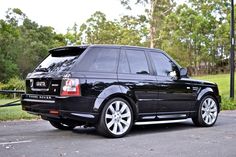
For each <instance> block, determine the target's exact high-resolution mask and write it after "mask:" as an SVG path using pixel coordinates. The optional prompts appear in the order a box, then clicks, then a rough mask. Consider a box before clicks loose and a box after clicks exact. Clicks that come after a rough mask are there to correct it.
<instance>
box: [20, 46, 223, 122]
mask: <svg viewBox="0 0 236 157" xmlns="http://www.w3.org/2000/svg"><path fill="white" fill-rule="evenodd" d="M100 47H101V48H104V47H105V48H106V49H119V51H120V53H119V54H121V52H123V53H125V51H126V50H142V51H144V52H145V56H146V59H147V61H148V70H149V74H144V73H143V74H132V73H120V72H119V71H118V67H119V64H120V62H119V61H120V59H119V58H120V56H119V57H118V59H117V62H116V64H117V65H116V66H117V70H116V71H114V72H109V73H107V72H91V71H90V72H88V71H79V70H78V69H79V68H78V67H79V66H80V62H81V60H83V57H84V56H85V54H86V53H87V52H88V51H90V50H91V49H93V48H100ZM70 48H72V49H73V52H76V47H66V48H65V49H66V51H69V50H70ZM79 48H81V47H78V49H79ZM83 48H84V50H83V53H82V54H81V55H80V57H78V59H77V60H76V61H73V62H75V63H74V65H73V66H72V67H71V68H70V69H69V70H68V71H62V72H58V71H57V72H53V71H52V72H50V73H48V72H36V71H33V72H32V73H30V74H29V75H28V76H27V78H26V94H24V95H22V108H23V110H26V111H28V112H30V113H34V114H39V115H41V116H42V117H43V118H44V119H50V118H51V119H57V120H62V121H64V120H72V121H78V122H83V123H93V124H94V123H96V122H97V121H98V119H99V116H100V113H101V111H102V109H103V106H104V105H105V103H106V102H107V101H108V100H109V99H111V98H114V97H122V98H124V99H125V100H127V101H128V102H129V103H130V104H131V106H132V109H133V112H134V115H135V121H148V120H165V119H180V118H189V117H192V116H195V112H196V111H197V108H198V105H199V102H200V100H201V98H202V97H203V96H205V95H207V94H210V95H212V96H214V97H215V98H216V100H217V101H218V102H219V104H220V103H221V100H220V96H219V91H218V87H217V85H216V84H214V83H210V82H206V81H198V80H194V79H190V78H188V77H187V76H186V75H185V74H186V73H185V72H184V70H182V72H180V71H181V70H180V69H181V67H180V66H179V65H178V64H177V63H176V62H175V61H174V60H173V59H172V58H171V57H169V56H168V55H167V54H165V53H164V52H162V51H161V50H156V49H148V48H141V47H128V46H105V45H92V46H85V47H83ZM59 50H60V51H61V50H63V48H60V49H59ZM59 50H58V51H59ZM54 51H55V52H56V53H60V51H59V52H57V49H53V50H51V51H50V53H53V52H54ZM149 51H152V52H156V53H163V54H165V55H166V56H167V57H168V58H169V59H170V60H171V61H172V62H173V65H174V66H175V68H176V74H177V75H176V77H170V76H158V74H157V71H156V69H155V67H154V66H153V61H152V59H151V57H150V55H149ZM80 53H81V51H80ZM137 62H138V61H137ZM181 73H182V74H181ZM183 73H185V74H183ZM63 77H71V78H78V79H79V81H80V88H81V96H70V97H69V96H67V97H63V96H60V90H61V89H60V88H61V80H62V78H63ZM31 80H46V82H47V81H48V85H47V89H48V90H45V91H44V90H40V89H39V90H38V89H36V90H35V89H34V88H33V87H32V84H31V83H30V81H31ZM219 107H220V106H219ZM50 110H58V111H59V115H53V114H50V113H49V111H50ZM163 115H166V116H163ZM170 115H172V116H170ZM175 115H176V116H175ZM180 115H181V116H180ZM182 115H185V116H182ZM163 117H164V118H163Z"/></svg>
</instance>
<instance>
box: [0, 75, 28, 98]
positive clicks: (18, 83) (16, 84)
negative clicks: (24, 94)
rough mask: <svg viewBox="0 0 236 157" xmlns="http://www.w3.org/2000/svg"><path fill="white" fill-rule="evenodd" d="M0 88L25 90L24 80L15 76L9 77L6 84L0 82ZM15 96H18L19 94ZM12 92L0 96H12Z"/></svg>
mask: <svg viewBox="0 0 236 157" xmlns="http://www.w3.org/2000/svg"><path fill="white" fill-rule="evenodd" d="M0 90H25V81H24V80H21V79H19V78H17V77H15V78H11V79H10V80H9V81H8V82H7V83H6V84H4V83H1V82H0ZM17 96H20V95H19V94H18V95H17ZM12 97H13V94H0V98H12Z"/></svg>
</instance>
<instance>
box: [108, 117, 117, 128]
mask: <svg viewBox="0 0 236 157" xmlns="http://www.w3.org/2000/svg"><path fill="white" fill-rule="evenodd" d="M114 123H115V121H114V119H112V120H111V121H110V122H109V123H108V124H107V127H108V128H111V126H112V125H113V124H114Z"/></svg>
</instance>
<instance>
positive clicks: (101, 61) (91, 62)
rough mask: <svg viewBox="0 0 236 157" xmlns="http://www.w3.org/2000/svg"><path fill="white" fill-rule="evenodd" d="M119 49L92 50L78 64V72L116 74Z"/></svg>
mask: <svg viewBox="0 0 236 157" xmlns="http://www.w3.org/2000/svg"><path fill="white" fill-rule="evenodd" d="M118 54H119V49H111V48H92V49H90V50H89V51H88V52H87V53H86V54H85V56H84V57H83V59H82V61H81V62H80V64H79V68H78V69H79V71H93V72H116V65H117V59H118Z"/></svg>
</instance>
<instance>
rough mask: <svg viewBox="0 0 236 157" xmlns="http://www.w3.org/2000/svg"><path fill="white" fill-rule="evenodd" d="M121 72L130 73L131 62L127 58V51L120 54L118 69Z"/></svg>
mask: <svg viewBox="0 0 236 157" xmlns="http://www.w3.org/2000/svg"><path fill="white" fill-rule="evenodd" d="M118 72H119V73H125V74H127V73H130V68H129V63H128V60H127V56H126V53H125V52H124V51H123V52H121V54H120V61H119V69H118Z"/></svg>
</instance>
